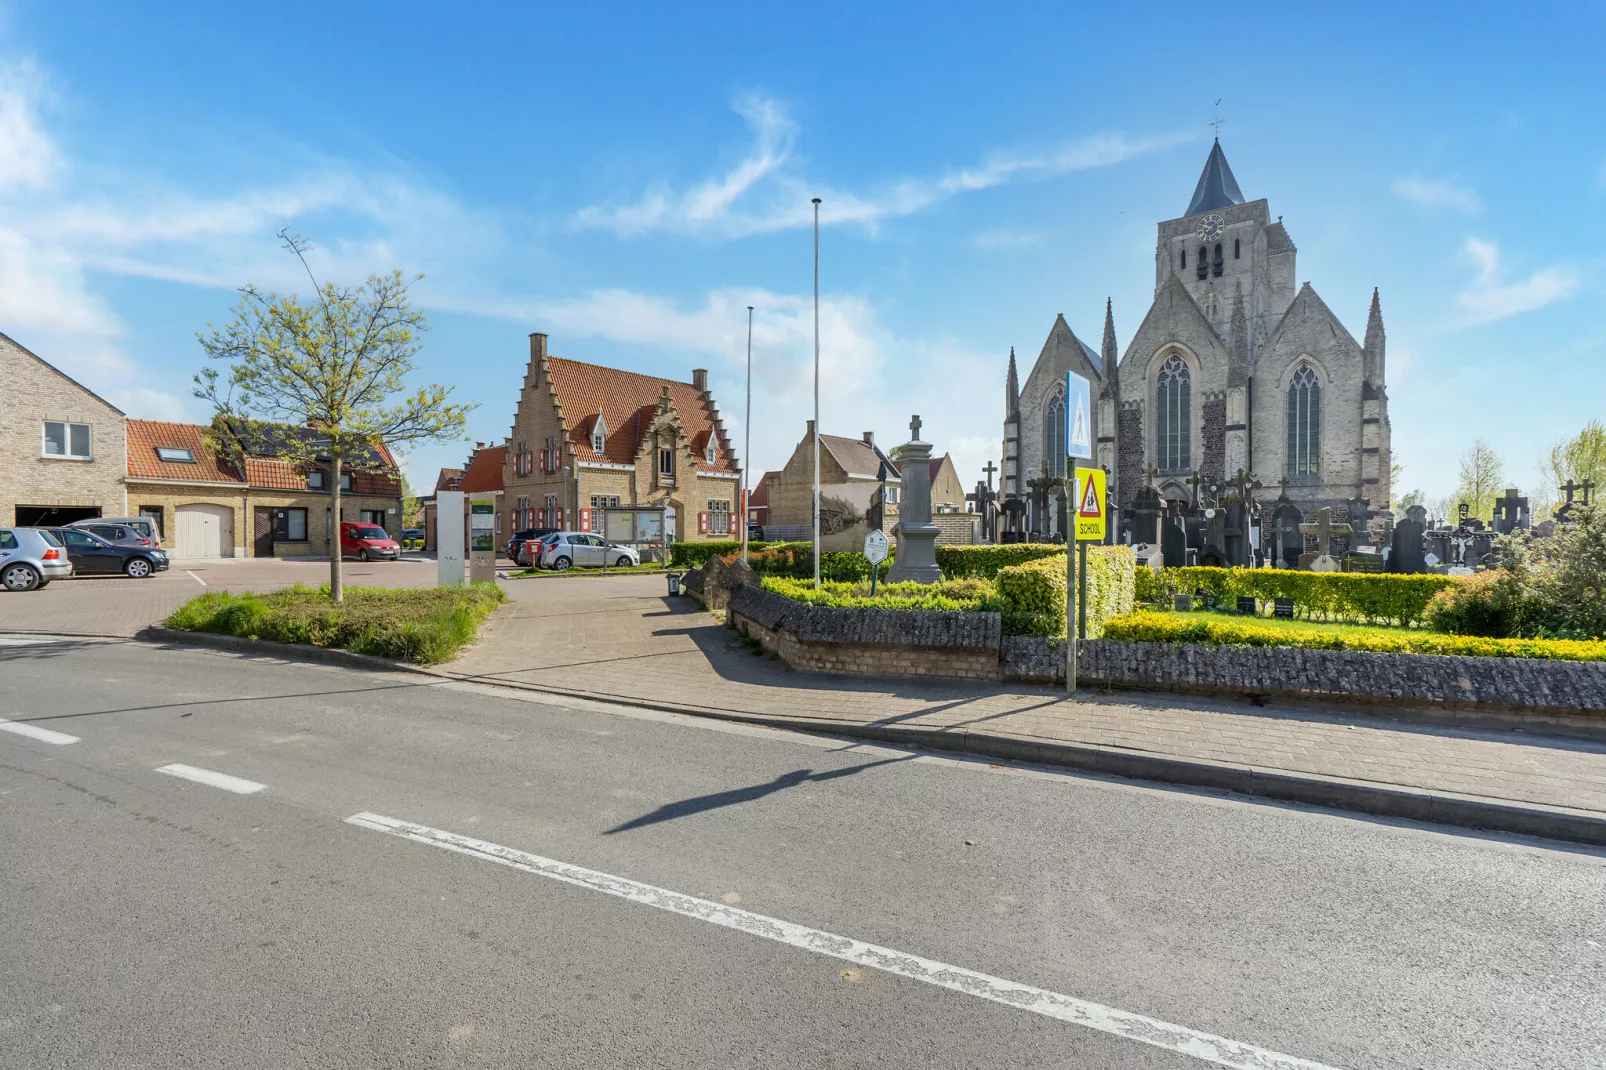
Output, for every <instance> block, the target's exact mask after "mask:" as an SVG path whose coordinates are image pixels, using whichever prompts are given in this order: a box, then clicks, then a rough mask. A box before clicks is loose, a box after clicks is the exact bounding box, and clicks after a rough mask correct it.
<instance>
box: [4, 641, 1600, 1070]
mask: <svg viewBox="0 0 1606 1070" xmlns="http://www.w3.org/2000/svg"><path fill="white" fill-rule="evenodd" d="M0 718H5V719H6V720H7V722H8V723H5V724H0V903H3V904H4V910H3V913H0V919H3V920H0V1066H4V1067H6V1068H7V1070H12V1068H18V1070H20V1068H35V1067H37V1068H46V1067H49V1068H56V1067H108V1068H111V1067H115V1068H118V1070H125V1068H143V1067H150V1068H163V1070H167V1068H177V1067H206V1068H212V1067H275V1068H278V1067H309V1068H310V1067H319V1068H326V1067H365V1068H366V1067H459V1066H462V1067H597V1066H609V1067H638V1066H639V1067H655V1068H657V1067H688V1068H690V1067H764V1068H772V1067H823V1066H833V1067H857V1066H909V1067H1012V1068H1013V1067H1090V1068H1102V1067H1112V1068H1129V1067H1199V1066H1206V1065H1211V1064H1210V1063H1207V1062H1205V1061H1202V1060H1201V1059H1198V1058H1195V1057H1193V1056H1191V1055H1185V1054H1179V1053H1178V1049H1179V1048H1180V1049H1182V1050H1192V1051H1198V1052H1204V1051H1210V1052H1215V1053H1217V1054H1218V1055H1219V1056H1220V1061H1219V1063H1218V1064H1219V1065H1234V1066H1244V1067H1251V1066H1253V1067H1283V1066H1299V1065H1305V1066H1316V1067H1351V1068H1360V1067H1368V1068H1370V1067H1381V1068H1394V1067H1399V1068H1418V1067H1490V1068H1500V1070H1510V1068H1519V1067H1535V1068H1538V1067H1543V1068H1546V1070H1556V1068H1562V1067H1579V1068H1585V1067H1588V1068H1598V1067H1600V1066H1602V1065H1606V910H1603V904H1606V856H1603V855H1602V854H1600V853H1598V852H1596V853H1592V852H1589V851H1583V850H1572V849H1565V848H1561V847H1557V846H1554V845H1544V844H1536V843H1521V842H1511V841H1503V840H1499V839H1494V838H1484V837H1477V836H1472V835H1463V834H1456V833H1453V832H1448V831H1444V830H1436V829H1428V828H1421V827H1414V826H1409V825H1390V824H1383V823H1377V822H1370V821H1365V820H1359V819H1356V818H1353V817H1346V816H1341V815H1336V814H1329V813H1323V812H1314V811H1302V810H1299V809H1295V808H1289V807H1282V806H1276V805H1267V804H1262V803H1254V802H1248V801H1243V800H1236V799H1231V798H1227V797H1218V796H1213V795H1209V794H1200V793H1190V792H1182V791H1174V790H1165V789H1160V788H1155V787H1148V786H1144V785H1137V784H1127V783H1121V782H1116V781H1101V780H1097V779H1091V778H1085V777H1078V776H1072V775H1066V774H1058V773H1046V772H1038V771H1030V770H1014V769H1003V768H998V767H989V766H987V765H984V764H976V763H961V762H958V761H955V760H954V759H950V758H940V757H934V756H920V755H913V754H909V753H906V752H900V751H895V750H889V749H885V748H877V747H867V746H859V745H849V744H845V743H837V742H833V741H829V740H821V739H815V738H809V737H798V736H792V735H789V734H784V733H779V732H770V731H767V730H755V729H746V728H741V727H739V726H732V725H723V724H719V723H716V722H703V721H695V720H690V719H683V718H676V717H673V716H669V715H659V714H648V713H644V712H642V711H634V710H625V709H620V708H614V707H605V706H601V705H597V704H591V703H586V702H582V701H578V700H576V701H568V700H564V701H563V702H561V703H555V702H553V701H550V700H547V699H545V698H544V697H542V696H538V695H532V694H528V693H510V692H500V691H494V690H491V689H486V688H477V687H474V686H470V685H461V684H450V683H442V682H438V681H431V680H428V679H427V678H423V677H416V676H408V675H402V674H370V673H362V672H356V671H352V670H346V669H337V668H328V667H314V666H305V665H299V664H284V663H280V662H276V661H273V660H270V659H258V658H243V657H235V656H229V655H223V654H214V653H203V652H192V651H179V650H161V649H154V648H150V647H145V646H140V645H137V644H132V643H121V642H105V643H102V642H88V641H84V642H66V643H63V642H42V643H29V642H26V641H22V640H18V639H15V638H4V637H0ZM69 739H74V740H75V741H70V742H69ZM174 765H181V766H184V767H190V768H181V769H177V770H171V771H168V772H163V771H160V770H163V769H167V768H168V767H171V766H174ZM197 770H199V772H197ZM214 774H222V775H223V776H225V777H232V778H237V779H236V780H233V781H229V780H219V779H218V777H217V776H215V775H214ZM187 777H201V778H202V780H199V781H198V780H194V779H187ZM220 785H221V786H220ZM247 790H248V791H249V793H245V794H241V793H239V792H240V791H247ZM358 815H370V816H366V817H358ZM375 815H378V816H375ZM352 818H357V821H356V822H353V821H352V820H350V819H352ZM387 819H394V820H387ZM398 832H402V833H410V834H411V835H410V837H409V836H408V835H398V834H397V833H398ZM666 890H667V891H666ZM671 893H678V894H671ZM745 912H754V914H756V915H761V916H763V917H762V918H759V919H757V920H755V919H754V914H749V913H745ZM766 919H778V921H777V920H766ZM850 938H851V939H850ZM854 941H868V942H869V943H870V944H873V945H877V947H878V948H879V949H881V950H876V949H869V950H866V949H865V948H864V946H863V945H861V944H857V943H855V942H854ZM886 949H890V951H887V950H886ZM926 960H935V962H929V961H926ZM954 968H963V969H965V970H970V971H978V972H979V974H982V975H986V976H982V977H978V976H976V975H972V974H965V973H962V972H960V971H959V970H957V969H954ZM1011 986H1013V987H1011ZM1024 986H1031V987H1030V988H1027V987H1024ZM989 997H990V998H989ZM1133 1016H1144V1017H1143V1018H1136V1017H1133ZM1205 1034H1208V1035H1210V1036H1213V1037H1215V1038H1224V1039H1216V1040H1213V1039H1210V1036H1205ZM1149 1041H1153V1043H1150V1042H1149ZM1190 1046H1191V1047H1190ZM1276 1053H1281V1055H1282V1056H1284V1057H1285V1058H1282V1059H1279V1057H1278V1055H1277V1054H1276ZM1290 1059H1299V1060H1306V1061H1308V1062H1306V1063H1304V1064H1301V1063H1298V1062H1293V1061H1289V1060H1290ZM1234 1060H1235V1061H1234Z"/></svg>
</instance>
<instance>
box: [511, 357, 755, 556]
mask: <svg viewBox="0 0 1606 1070" xmlns="http://www.w3.org/2000/svg"><path fill="white" fill-rule="evenodd" d="M546 343H547V338H546V335H544V334H532V335H530V363H529V366H528V368H527V369H526V371H525V376H524V386H523V388H522V389H521V390H520V391H519V404H518V409H517V410H516V412H515V413H514V416H513V428H512V431H511V432H510V434H509V435H508V442H507V458H506V461H505V462H504V464H503V472H502V486H503V488H504V493H503V497H502V503H503V504H502V513H503V515H504V516H505V529H518V528H528V527H557V528H567V529H570V530H578V531H588V530H591V527H592V523H591V515H592V510H593V509H601V508H605V507H609V506H620V505H625V506H631V505H634V506H654V507H656V506H663V507H666V508H667V509H672V510H673V511H674V522H673V525H672V527H671V531H672V532H673V537H674V539H675V540H677V541H686V540H693V541H695V540H700V539H729V538H732V537H736V536H739V535H740V531H741V529H740V526H739V524H740V517H741V503H740V498H741V485H742V483H741V479H742V474H741V468H740V467H738V465H737V459H736V454H735V452H734V450H733V449H732V448H731V443H730V441H729V440H728V438H727V437H726V434H725V429H724V425H723V423H722V422H721V420H720V417H719V410H718V409H717V408H716V407H715V405H714V398H713V395H712V394H710V393H709V391H708V373H707V372H706V371H703V370H702V369H696V370H694V371H693V372H692V381H691V382H689V383H683V382H679V381H676V380H673V379H661V378H658V377H656V376H652V375H641V374H639V373H637V372H628V371H622V370H620V369H617V368H604V367H601V366H599V365H596V364H583V363H581V362H580V361H577V360H565V359H563V358H561V357H554V356H550V355H549V354H548V353H547V348H546ZM733 518H734V519H733Z"/></svg>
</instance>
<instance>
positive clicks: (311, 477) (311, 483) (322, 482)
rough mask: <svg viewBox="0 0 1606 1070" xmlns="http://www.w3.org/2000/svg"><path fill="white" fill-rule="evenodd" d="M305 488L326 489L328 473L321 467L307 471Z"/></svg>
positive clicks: (327, 487)
mask: <svg viewBox="0 0 1606 1070" xmlns="http://www.w3.org/2000/svg"><path fill="white" fill-rule="evenodd" d="M307 489H308V490H328V489H329V473H328V472H325V471H324V470H323V469H322V468H314V469H313V470H312V471H310V472H308V473H307Z"/></svg>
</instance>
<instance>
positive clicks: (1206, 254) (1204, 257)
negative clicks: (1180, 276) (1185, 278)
mask: <svg viewBox="0 0 1606 1070" xmlns="http://www.w3.org/2000/svg"><path fill="white" fill-rule="evenodd" d="M1193 273H1194V274H1195V275H1197V276H1198V277H1199V278H1201V279H1202V278H1205V277H1206V276H1208V275H1209V274H1210V249H1209V247H1208V246H1204V245H1201V246H1199V265H1198V267H1196V268H1194V269H1193Z"/></svg>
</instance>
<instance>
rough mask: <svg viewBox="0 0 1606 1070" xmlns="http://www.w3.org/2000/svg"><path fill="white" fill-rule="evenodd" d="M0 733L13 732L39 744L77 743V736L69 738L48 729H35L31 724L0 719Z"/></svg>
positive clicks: (62, 733) (65, 734) (66, 735)
mask: <svg viewBox="0 0 1606 1070" xmlns="http://www.w3.org/2000/svg"><path fill="white" fill-rule="evenodd" d="M0 732H15V733H16V734H17V735H19V736H27V737H28V738H29V739H37V740H38V741H39V742H41V743H63V744H65V743H77V742H78V737H77V736H69V735H68V734H67V733H65V732H52V731H51V730H50V729H48V728H35V727H34V726H33V725H31V724H18V723H17V722H16V721H7V720H5V719H4V718H0Z"/></svg>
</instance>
